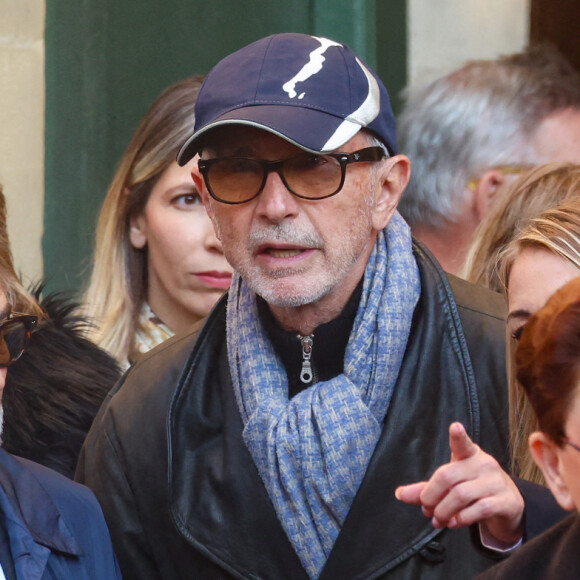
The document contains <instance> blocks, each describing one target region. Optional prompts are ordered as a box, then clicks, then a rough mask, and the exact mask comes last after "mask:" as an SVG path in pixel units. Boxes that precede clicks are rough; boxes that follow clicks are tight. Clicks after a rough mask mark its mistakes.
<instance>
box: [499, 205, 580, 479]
mask: <svg viewBox="0 0 580 580" xmlns="http://www.w3.org/2000/svg"><path fill="white" fill-rule="evenodd" d="M498 276H499V280H500V282H501V283H502V284H503V285H505V289H506V295H507V301H508V316H507V326H508V334H509V335H510V337H511V340H510V339H508V340H509V345H508V357H507V358H508V366H510V368H509V405H510V439H511V448H512V467H513V469H514V473H517V474H519V475H520V477H522V478H524V479H528V480H530V481H535V482H537V483H544V478H543V475H542V473H541V471H540V470H539V468H538V467H537V466H536V464H535V463H534V462H533V460H532V457H531V455H530V453H529V450H528V437H529V435H530V433H532V432H533V431H536V430H537V429H538V426H537V420H536V417H535V414H534V413H533V412H532V409H531V407H530V405H529V402H528V400H527V398H526V396H525V394H524V392H523V390H522V389H521V387H520V386H519V385H518V384H517V381H516V379H515V376H514V373H513V353H514V352H515V346H516V345H517V341H518V340H519V337H520V335H521V332H522V329H523V327H524V325H525V324H526V323H527V321H528V320H529V318H530V317H531V316H532V315H533V314H534V313H535V312H537V311H538V310H539V309H540V308H542V306H544V304H545V303H546V301H547V300H548V298H549V297H550V296H551V295H552V294H553V293H554V292H555V291H556V290H558V289H559V288H560V287H561V286H563V285H564V284H566V283H567V282H569V281H570V280H572V279H573V278H575V277H577V276H580V199H576V200H572V201H568V202H566V203H564V204H562V205H560V206H558V207H557V208H554V209H550V210H546V211H545V212H543V213H541V214H540V215H539V216H538V217H536V218H534V219H532V220H530V221H529V223H528V225H527V226H526V227H524V229H523V230H522V231H521V232H520V233H519V234H517V235H516V237H515V238H514V239H513V240H512V241H511V242H510V243H509V244H508V245H507V246H506V248H505V249H504V251H503V252H502V253H501V254H500V257H499V270H498Z"/></svg>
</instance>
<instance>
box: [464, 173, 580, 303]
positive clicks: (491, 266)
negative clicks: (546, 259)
mask: <svg viewBox="0 0 580 580" xmlns="http://www.w3.org/2000/svg"><path fill="white" fill-rule="evenodd" d="M579 196H580V166H578V165H572V164H570V163H547V164H546V165H540V166H538V167H535V168H533V169H531V170H529V171H527V172H526V173H524V174H522V175H521V176H520V177H519V178H518V179H517V181H515V182H514V183H513V184H512V185H511V186H510V187H508V188H506V189H505V191H504V192H503V193H502V194H501V197H499V198H496V199H495V200H494V203H493V206H492V208H491V210H490V212H489V213H488V214H487V216H486V218H485V219H484V220H483V221H482V222H481V224H480V225H479V226H478V228H477V231H476V233H475V237H474V241H473V243H472V245H471V247H470V249H469V253H468V255H467V259H466V262H465V265H464V266H463V270H462V271H461V273H460V276H461V277H462V278H465V279H466V280H469V281H470V282H473V283H474V284H481V285H482V286H486V287H487V288H491V289H492V290H496V291H498V292H501V291H502V290H503V288H502V285H501V283H500V280H499V277H498V272H497V259H498V256H499V254H500V253H501V251H502V250H503V249H504V247H505V246H506V244H507V243H508V242H510V240H511V239H512V238H513V237H514V236H515V235H516V233H517V232H518V231H519V230H521V229H522V228H523V227H524V226H525V224H526V223H527V222H528V220H529V219H530V218H533V217H535V216H537V215H538V214H539V213H540V212H542V211H543V210H545V209H548V208H550V207H555V206H557V205H559V204H560V203H562V202H563V201H565V200H567V199H574V198H577V197H579Z"/></svg>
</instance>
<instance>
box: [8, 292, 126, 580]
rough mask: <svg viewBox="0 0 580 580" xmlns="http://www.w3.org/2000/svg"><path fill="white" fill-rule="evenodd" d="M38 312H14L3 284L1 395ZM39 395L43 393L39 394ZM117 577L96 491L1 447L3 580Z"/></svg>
mask: <svg viewBox="0 0 580 580" xmlns="http://www.w3.org/2000/svg"><path fill="white" fill-rule="evenodd" d="M36 325H37V317H36V316H30V315H24V314H19V313H10V305H9V303H8V300H7V298H6V294H5V292H4V290H2V289H1V288H0V396H1V394H2V393H3V391H4V385H5V382H6V375H7V372H8V367H9V366H10V365H12V364H13V363H14V362H16V361H17V360H18V358H19V357H20V355H21V354H22V353H23V352H24V349H25V347H26V344H27V342H28V339H29V338H30V333H31V332H32V331H33V330H34V329H35V328H36ZM38 396H39V397H42V396H43V393H41V392H40V393H38ZM31 578H38V579H39V580H50V579H55V578H58V579H59V580H83V579H84V580H104V579H105V578H106V579H107V580H109V579H110V580H116V579H120V578H121V574H120V571H119V566H118V564H117V561H116V559H115V555H114V553H113V547H112V545H111V538H110V537H109V532H108V530H107V526H106V524H105V520H104V518H103V514H102V512H101V509H100V507H99V504H98V503H97V500H96V499H95V497H94V495H93V494H92V493H91V492H90V491H89V490H88V489H87V488H85V487H83V486H81V485H78V484H77V483H74V482H73V481H71V480H70V479H67V478H65V477H64V476H62V475H60V474H59V473H57V472H56V471H53V470H51V469H48V468H46V467H44V466H42V465H39V464H38V463H34V462H32V461H28V460H27V459H23V458H21V457H16V456H14V455H10V454H9V453H7V452H6V451H4V450H3V449H2V450H0V580H25V579H26V580H28V579H31Z"/></svg>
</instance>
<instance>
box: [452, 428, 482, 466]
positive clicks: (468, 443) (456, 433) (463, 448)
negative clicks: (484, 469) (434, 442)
mask: <svg viewBox="0 0 580 580" xmlns="http://www.w3.org/2000/svg"><path fill="white" fill-rule="evenodd" d="M449 447H450V448H451V461H461V460H463V459H468V458H469V457H472V456H473V455H475V454H476V453H477V449H478V447H477V445H476V444H475V443H474V442H473V441H472V440H471V439H470V438H469V435H468V434H467V432H466V431H465V427H464V426H463V425H462V424H461V423H459V422H456V423H451V425H450V426H449Z"/></svg>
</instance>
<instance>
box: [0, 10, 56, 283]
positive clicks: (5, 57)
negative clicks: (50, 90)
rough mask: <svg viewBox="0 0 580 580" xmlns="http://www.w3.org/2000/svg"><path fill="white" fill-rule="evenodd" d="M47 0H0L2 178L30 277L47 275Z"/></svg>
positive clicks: (14, 237) (16, 248) (17, 250)
mask: <svg viewBox="0 0 580 580" xmlns="http://www.w3.org/2000/svg"><path fill="white" fill-rule="evenodd" d="M44 23H45V0H0V183H2V185H3V187H4V193H5V195H6V198H7V203H8V229H9V234H10V239H11V242H12V252H13V254H14V260H15V263H16V269H17V271H19V272H20V273H21V274H22V276H23V279H24V281H25V283H27V282H29V281H30V280H37V279H39V278H40V276H41V275H42V251H41V239H42V227H43V212H44V102H45V98H44V95H45V90H44Z"/></svg>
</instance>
